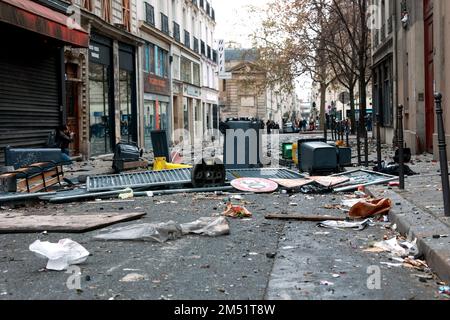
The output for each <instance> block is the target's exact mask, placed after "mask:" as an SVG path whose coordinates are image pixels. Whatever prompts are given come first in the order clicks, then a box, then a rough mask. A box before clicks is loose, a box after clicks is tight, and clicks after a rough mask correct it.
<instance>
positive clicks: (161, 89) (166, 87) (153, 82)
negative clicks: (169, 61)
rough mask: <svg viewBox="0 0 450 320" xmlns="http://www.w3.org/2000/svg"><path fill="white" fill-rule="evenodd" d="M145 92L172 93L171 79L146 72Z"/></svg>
mask: <svg viewBox="0 0 450 320" xmlns="http://www.w3.org/2000/svg"><path fill="white" fill-rule="evenodd" d="M144 92H149V93H158V94H163V95H170V83H169V79H164V78H160V77H157V76H155V75H153V74H150V73H144Z"/></svg>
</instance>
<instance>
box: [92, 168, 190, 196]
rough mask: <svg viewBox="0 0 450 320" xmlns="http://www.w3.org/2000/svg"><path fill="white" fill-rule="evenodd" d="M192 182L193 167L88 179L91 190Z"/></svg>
mask: <svg viewBox="0 0 450 320" xmlns="http://www.w3.org/2000/svg"><path fill="white" fill-rule="evenodd" d="M190 182H191V169H176V170H163V171H146V172H136V173H124V174H118V175H103V176H91V177H88V179H87V181H86V185H87V189H88V191H89V192H93V191H94V192H97V191H107V190H115V189H124V188H150V187H158V186H170V185H180V184H186V183H190Z"/></svg>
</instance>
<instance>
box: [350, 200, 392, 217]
mask: <svg viewBox="0 0 450 320" xmlns="http://www.w3.org/2000/svg"><path fill="white" fill-rule="evenodd" d="M391 209H392V201H391V200H390V199H375V200H360V201H359V202H357V203H356V204H354V205H353V206H352V207H351V209H350V212H349V216H350V217H351V218H368V217H373V216H376V215H386V214H388V213H389V211H390V210H391Z"/></svg>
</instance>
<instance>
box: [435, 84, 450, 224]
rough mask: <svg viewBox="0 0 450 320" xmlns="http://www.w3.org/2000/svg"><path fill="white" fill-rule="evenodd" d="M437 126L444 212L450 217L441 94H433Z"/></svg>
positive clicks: (449, 195) (449, 192) (449, 193)
mask: <svg viewBox="0 0 450 320" xmlns="http://www.w3.org/2000/svg"><path fill="white" fill-rule="evenodd" d="M434 99H435V102H436V116H437V126H438V146H439V161H440V165H441V177H442V192H443V196H444V213H445V216H447V217H450V187H449V181H448V161H447V144H446V142H445V130H444V120H443V118H442V113H443V111H442V94H440V93H436V94H435V95H434Z"/></svg>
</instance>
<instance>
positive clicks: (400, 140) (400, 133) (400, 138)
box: [397, 105, 405, 190]
mask: <svg viewBox="0 0 450 320" xmlns="http://www.w3.org/2000/svg"><path fill="white" fill-rule="evenodd" d="M397 121H398V122H397V144H398V158H399V161H398V164H399V182H400V184H399V189H400V190H405V155H404V149H403V147H404V141H403V106H402V105H399V106H398V108H397Z"/></svg>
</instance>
